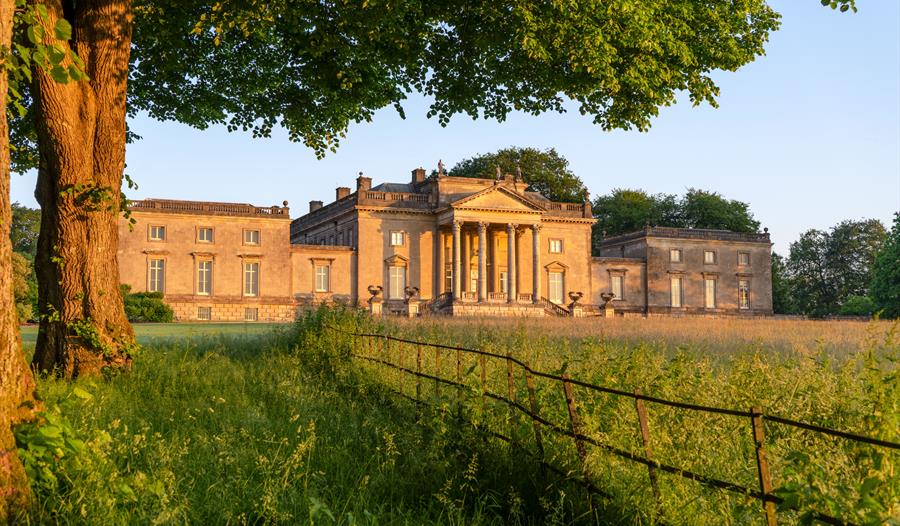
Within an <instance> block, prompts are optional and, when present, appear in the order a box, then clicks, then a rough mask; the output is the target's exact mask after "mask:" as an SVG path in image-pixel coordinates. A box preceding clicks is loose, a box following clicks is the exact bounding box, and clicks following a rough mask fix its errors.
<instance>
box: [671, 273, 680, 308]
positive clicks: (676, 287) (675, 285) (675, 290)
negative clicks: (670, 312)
mask: <svg viewBox="0 0 900 526" xmlns="http://www.w3.org/2000/svg"><path fill="white" fill-rule="evenodd" d="M671 303H672V306H673V307H681V278H672V298H671Z"/></svg>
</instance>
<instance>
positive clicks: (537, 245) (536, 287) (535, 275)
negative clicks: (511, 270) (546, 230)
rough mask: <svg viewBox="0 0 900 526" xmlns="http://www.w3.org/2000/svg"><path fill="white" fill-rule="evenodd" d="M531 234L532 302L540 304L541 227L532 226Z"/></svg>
mask: <svg viewBox="0 0 900 526" xmlns="http://www.w3.org/2000/svg"><path fill="white" fill-rule="evenodd" d="M531 234H532V240H531V245H532V248H531V267H532V276H531V278H532V285H531V294H532V298H531V300H532V301H533V302H534V303H538V302H539V301H541V225H531Z"/></svg>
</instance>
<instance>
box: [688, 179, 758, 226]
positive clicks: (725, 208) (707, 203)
mask: <svg viewBox="0 0 900 526" xmlns="http://www.w3.org/2000/svg"><path fill="white" fill-rule="evenodd" d="M678 208H679V220H680V223H681V225H680V226H684V227H688V228H712V229H719V230H731V231H733V232H756V231H758V230H759V221H757V220H756V219H754V217H753V214H752V213H751V212H750V205H748V204H747V203H744V202H742V201H737V200H734V199H725V198H724V197H722V196H721V195H719V194H718V193H716V192H707V191H705V190H697V189H695V188H691V189H689V190H688V191H687V193H686V194H685V196H684V198H683V199H682V200H681V201H680V202H679V206H678Z"/></svg>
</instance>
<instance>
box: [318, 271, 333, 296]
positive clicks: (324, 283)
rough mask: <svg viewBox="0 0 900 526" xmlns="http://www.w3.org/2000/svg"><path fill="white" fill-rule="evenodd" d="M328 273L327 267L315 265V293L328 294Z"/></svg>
mask: <svg viewBox="0 0 900 526" xmlns="http://www.w3.org/2000/svg"><path fill="white" fill-rule="evenodd" d="M329 273H330V267H328V266H327V265H316V292H328V290H329V288H330V287H329V286H330V283H329Z"/></svg>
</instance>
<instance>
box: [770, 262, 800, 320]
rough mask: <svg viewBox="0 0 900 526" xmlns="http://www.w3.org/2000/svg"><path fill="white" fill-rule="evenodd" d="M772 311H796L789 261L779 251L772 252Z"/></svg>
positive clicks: (778, 312)
mask: <svg viewBox="0 0 900 526" xmlns="http://www.w3.org/2000/svg"><path fill="white" fill-rule="evenodd" d="M772 311H773V312H774V313H775V314H795V313H796V307H795V306H794V298H793V292H792V291H791V281H790V278H788V276H787V262H786V261H785V259H784V256H782V255H781V254H778V253H777V252H772Z"/></svg>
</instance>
